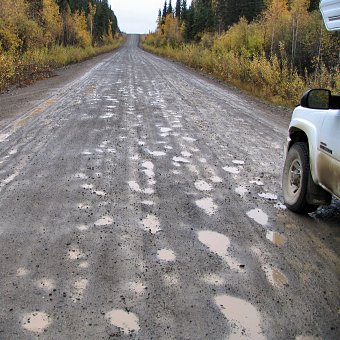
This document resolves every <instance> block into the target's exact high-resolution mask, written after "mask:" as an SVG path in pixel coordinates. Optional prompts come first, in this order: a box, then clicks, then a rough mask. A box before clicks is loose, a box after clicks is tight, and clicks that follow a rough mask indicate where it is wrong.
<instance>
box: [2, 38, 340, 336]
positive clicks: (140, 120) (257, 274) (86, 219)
mask: <svg viewBox="0 0 340 340" xmlns="http://www.w3.org/2000/svg"><path fill="white" fill-rule="evenodd" d="M137 45H138V37H137V36H130V37H129V38H128V40H127V43H126V44H125V46H124V47H122V48H121V49H120V50H119V51H117V52H115V53H112V54H106V55H104V56H101V57H97V58H95V59H92V60H90V61H87V62H85V63H82V64H79V65H74V66H71V67H69V68H67V69H65V70H60V71H59V72H58V73H57V75H56V77H54V78H51V79H48V80H45V81H41V82H38V83H36V84H34V85H33V86H30V87H27V88H23V89H14V90H12V91H10V92H9V93H6V94H2V95H1V96H0V119H1V122H0V124H1V125H0V258H1V260H0V270H1V276H0V339H35V338H39V339H110V338H122V339H124V338H133V339H195V340H197V339H240V338H248V339H299V340H303V339H339V337H340V330H339V324H340V323H339V321H340V303H339V302H340V293H339V287H340V285H339V274H340V266H339V249H340V248H339V243H340V238H339V237H340V204H339V201H334V202H333V204H332V205H331V206H330V207H325V208H322V209H319V210H318V211H317V212H316V213H314V214H312V215H307V216H298V215H295V214H293V213H291V212H289V211H287V210H286V209H285V207H284V206H283V204H282V194H281V185H280V182H281V170H282V164H283V151H282V150H283V143H284V140H285V135H286V130H287V127H288V122H289V118H290V117H289V114H287V111H286V110H284V109H280V108H275V107H273V106H269V105H266V104H263V103H261V102H259V101H258V100H256V99H253V98H251V97H249V96H247V95H245V94H242V93H241V92H239V91H237V90H235V89H232V88H228V87H226V86H222V85H220V84H218V83H216V82H214V81H212V80H210V79H208V78H206V77H203V76H201V75H199V74H197V73H194V72H192V71H190V70H188V69H186V68H185V67H183V66H180V65H178V64H176V63H172V62H169V61H167V60H164V59H161V58H159V57H156V56H153V55H151V54H148V53H146V52H143V51H142V50H140V49H138V47H137Z"/></svg>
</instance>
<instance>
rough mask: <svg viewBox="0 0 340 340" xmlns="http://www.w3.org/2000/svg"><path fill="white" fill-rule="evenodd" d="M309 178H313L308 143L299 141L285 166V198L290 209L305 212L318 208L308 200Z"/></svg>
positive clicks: (291, 150) (283, 187)
mask: <svg viewBox="0 0 340 340" xmlns="http://www.w3.org/2000/svg"><path fill="white" fill-rule="evenodd" d="M309 180H312V178H311V174H310V165H309V151H308V145H307V144H306V143H302V142H298V143H295V144H293V146H292V147H291V148H290V149H289V151H288V153H287V157H286V161H285V164H284V167H283V175H282V189H283V198H284V203H285V205H286V206H287V208H288V209H289V210H292V211H294V212H296V213H300V214H305V213H309V212H312V211H315V210H316V209H317V207H318V206H317V205H311V204H309V203H308V202H307V188H308V181H309Z"/></svg>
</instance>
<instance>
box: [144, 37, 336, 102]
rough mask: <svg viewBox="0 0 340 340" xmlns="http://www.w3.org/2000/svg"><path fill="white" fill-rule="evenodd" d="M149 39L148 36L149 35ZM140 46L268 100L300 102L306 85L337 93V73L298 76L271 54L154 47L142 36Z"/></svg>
mask: <svg viewBox="0 0 340 340" xmlns="http://www.w3.org/2000/svg"><path fill="white" fill-rule="evenodd" d="M149 39H150V38H149ZM141 47H142V48H143V49H145V50H146V51H148V52H151V53H154V54H157V55H160V56H163V57H166V58H169V59H171V60H175V61H179V62H181V63H183V64H185V65H187V66H189V67H191V68H193V69H196V70H200V71H202V72H204V73H206V74H209V75H211V76H213V77H214V78H216V79H219V80H221V81H223V82H226V83H229V84H232V85H234V86H236V87H238V88H240V89H242V90H245V91H247V92H248V93H251V94H253V95H255V96H257V97H259V98H261V99H263V100H265V101H267V102H271V103H273V104H276V105H283V106H286V107H293V106H295V105H296V104H298V103H299V101H300V97H301V95H302V94H303V93H304V92H305V91H306V90H307V89H309V88H313V87H324V88H329V89H331V90H333V91H334V92H338V91H339V90H340V89H339V86H340V76H339V75H336V76H335V77H334V73H333V74H332V72H330V71H329V70H327V69H326V68H321V69H320V71H319V72H318V74H317V76H316V75H312V76H309V77H308V76H305V77H303V76H301V75H299V74H298V73H297V72H295V71H294V72H291V71H290V70H289V67H288V65H287V63H286V64H285V63H282V62H280V61H279V60H278V58H276V57H274V58H272V59H271V60H269V59H268V58H267V57H265V56H264V55H263V56H257V57H252V58H250V57H249V55H247V53H246V51H244V53H241V54H239V53H235V52H233V51H223V52H222V53H221V52H220V51H219V53H217V52H216V51H214V50H212V49H209V48H205V47H203V46H201V45H199V44H194V43H192V44H182V45H179V46H176V47H172V46H171V45H170V44H165V45H161V46H156V45H155V44H154V43H153V41H151V42H149V41H148V38H147V37H146V38H144V39H141Z"/></svg>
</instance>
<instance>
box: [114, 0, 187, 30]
mask: <svg viewBox="0 0 340 340" xmlns="http://www.w3.org/2000/svg"><path fill="white" fill-rule="evenodd" d="M109 3H110V4H111V7H112V10H113V11H114V12H115V14H116V17H117V19H118V25H119V28H120V30H121V31H123V32H126V33H148V32H149V31H155V29H156V26H157V24H156V21H157V15H158V10H159V9H160V8H161V9H162V10H163V6H164V0H109ZM167 3H169V0H167ZM171 3H172V7H173V8H175V6H176V0H172V2H171ZM190 3H191V0H187V4H188V6H189V4H190Z"/></svg>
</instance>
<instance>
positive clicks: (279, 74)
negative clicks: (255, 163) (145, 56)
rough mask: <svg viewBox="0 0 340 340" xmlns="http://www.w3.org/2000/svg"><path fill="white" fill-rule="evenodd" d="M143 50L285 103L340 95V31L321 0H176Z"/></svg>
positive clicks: (167, 5) (163, 10) (169, 4)
mask: <svg viewBox="0 0 340 340" xmlns="http://www.w3.org/2000/svg"><path fill="white" fill-rule="evenodd" d="M142 45H143V47H144V48H145V49H146V50H148V51H150V52H153V53H158V54H160V55H163V56H166V57H168V58H171V59H174V60H178V61H181V62H183V63H185V64H187V65H189V66H190V67H193V68H196V69H199V70H201V71H203V72H205V73H208V74H211V75H213V76H214V77H216V78H219V79H220V80H222V81H225V82H227V83H230V84H233V85H235V86H238V87H240V88H242V89H244V90H246V91H249V92H251V93H253V94H255V95H257V96H259V97H261V98H266V100H269V101H271V102H274V103H276V104H280V105H287V106H293V105H296V104H297V103H298V101H299V98H300V96H301V95H302V93H303V92H304V91H305V90H307V89H308V88H312V87H323V88H329V89H331V90H332V91H335V92H339V91H340V72H339V69H340V32H328V31H327V30H326V28H325V27H324V24H323V20H322V17H321V14H320V11H319V1H317V0H289V1H287V0H238V1H232V0H193V1H192V2H191V5H190V6H189V7H188V6H187V2H186V0H176V2H172V1H171V0H168V2H167V1H165V3H164V7H163V8H161V9H160V10H159V12H158V18H157V30H156V31H155V32H153V33H150V34H148V35H146V36H145V37H144V38H143V42H142Z"/></svg>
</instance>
